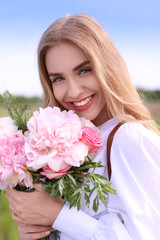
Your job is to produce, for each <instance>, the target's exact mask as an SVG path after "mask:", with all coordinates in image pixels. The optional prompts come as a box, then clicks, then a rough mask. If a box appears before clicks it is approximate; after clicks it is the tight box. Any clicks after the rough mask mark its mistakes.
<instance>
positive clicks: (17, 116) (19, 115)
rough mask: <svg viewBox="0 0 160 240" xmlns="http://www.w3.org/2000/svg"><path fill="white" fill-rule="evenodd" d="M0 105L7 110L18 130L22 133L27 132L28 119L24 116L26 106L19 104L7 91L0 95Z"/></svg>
mask: <svg viewBox="0 0 160 240" xmlns="http://www.w3.org/2000/svg"><path fill="white" fill-rule="evenodd" d="M0 103H1V104H2V105H4V106H5V107H6V108H7V110H8V113H9V115H10V117H11V118H12V119H13V120H14V123H15V125H16V126H18V129H21V130H22V131H23V132H25V131H27V121H28V119H29V117H30V116H27V114H26V110H27V109H28V105H27V104H23V105H22V104H20V102H18V100H17V99H16V98H15V97H14V96H13V95H12V94H11V93H10V92H9V91H6V92H4V93H3V95H1V94H0Z"/></svg>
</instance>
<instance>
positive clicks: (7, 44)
mask: <svg viewBox="0 0 160 240" xmlns="http://www.w3.org/2000/svg"><path fill="white" fill-rule="evenodd" d="M76 13H86V14H89V15H91V16H92V17H94V18H95V19H96V20H97V21H98V22H99V23H100V24H101V25H102V26H103V28H104V29H105V30H106V31H107V32H108V34H109V35H110V37H111V39H112V40H113V42H114V44H115V45H116V47H117V48H118V50H119V52H120V53H121V55H122V57H123V58H124V60H125V62H126V65H127V67H128V70H129V73H130V76H131V80H132V82H133V84H134V85H135V86H136V87H143V88H146V89H160V1H159V0H150V1H149V0H134V1H129V0H122V1H121V0H115V1H114V0H59V1H56V0H27V1H22V0H14V1H13V0H5V1H0V93H2V92H3V91H4V90H6V89H8V90H10V91H11V92H12V93H14V94H17V95H26V96H34V95H37V96H41V95H42V89H41V86H40V82H39V77H38V71H37V59H36V50H37V46H38V42H39V39H40V37H41V35H42V33H43V32H44V31H45V30H46V28H47V27H48V26H49V25H50V24H51V23H52V22H53V21H54V20H55V19H57V18H59V17H63V16H65V15H66V14H70V15H72V14H76Z"/></svg>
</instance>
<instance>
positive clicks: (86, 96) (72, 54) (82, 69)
mask: <svg viewBox="0 0 160 240" xmlns="http://www.w3.org/2000/svg"><path fill="white" fill-rule="evenodd" d="M45 63H46V68H47V72H48V76H49V78H50V81H51V83H52V87H53V93H54V96H55V98H56V100H57V101H58V102H59V103H60V104H61V105H62V106H63V107H64V108H65V109H67V110H74V111H75V112H76V113H77V114H78V115H79V116H80V117H84V118H86V119H89V120H91V121H92V122H93V123H94V124H95V125H100V124H102V123H103V122H104V121H106V120H107V119H108V116H107V113H106V102H105V98H104V95H103V92H102V89H101V85H100V83H99V81H98V80H97V78H96V76H95V74H94V71H92V68H91V64H90V62H89V60H88V59H87V57H86V55H85V54H84V52H83V51H82V50H81V49H80V48H79V47H77V46H76V45H74V44H73V43H70V42H62V43H60V44H58V45H57V46H55V47H52V48H50V49H49V50H48V52H47V54H46V58H45Z"/></svg>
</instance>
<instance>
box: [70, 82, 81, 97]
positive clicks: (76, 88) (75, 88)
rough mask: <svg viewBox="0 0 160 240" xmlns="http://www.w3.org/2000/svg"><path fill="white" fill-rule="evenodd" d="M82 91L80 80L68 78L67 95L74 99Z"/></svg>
mask: <svg viewBox="0 0 160 240" xmlns="http://www.w3.org/2000/svg"><path fill="white" fill-rule="evenodd" d="M82 92H83V87H82V85H81V83H80V80H78V79H73V78H70V79H69V80H68V97H69V98H72V99H75V98H78V97H79V96H80V95H81V93H82Z"/></svg>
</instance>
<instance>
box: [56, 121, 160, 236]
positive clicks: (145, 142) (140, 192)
mask: <svg viewBox="0 0 160 240" xmlns="http://www.w3.org/2000/svg"><path fill="white" fill-rule="evenodd" d="M116 124H117V121H116V119H111V120H109V121H107V122H105V123H104V124H102V125H101V126H100V127H99V128H100V131H101V136H102V139H103V141H104V146H103V147H102V148H101V149H99V150H98V152H97V154H96V157H95V158H94V160H93V161H99V160H101V161H102V165H103V166H104V168H97V169H96V173H99V174H101V175H103V176H105V177H107V178H108V169H107V160H106V156H107V153H106V146H107V145H106V143H107V138H108V135H109V133H110V132H111V130H112V129H113V127H114V126H115V125H116ZM111 168H112V176H111V183H112V187H113V188H114V189H115V190H116V191H117V194H116V195H112V194H110V195H109V197H108V205H107V209H106V207H105V206H104V205H103V203H101V204H100V206H99V209H98V212H97V213H95V212H94V211H93V210H92V201H93V199H94V196H93V197H92V199H91V200H92V201H91V205H90V208H87V207H86V206H85V202H84V201H82V207H81V210H79V211H77V209H76V208H75V207H73V208H71V209H69V207H68V205H67V203H66V204H65V205H64V207H63V208H62V210H61V212H60V214H59V215H58V217H57V219H56V221H55V222H54V224H53V228H55V229H57V230H59V231H60V232H61V234H60V237H61V238H60V239H61V240H160V136H158V135H156V134H155V133H154V132H152V131H150V130H148V129H146V128H145V127H144V126H143V125H141V124H139V123H125V124H124V125H122V126H121V127H120V128H119V130H118V131H117V133H116V134H115V136H114V139H113V143H112V147H111Z"/></svg>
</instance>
